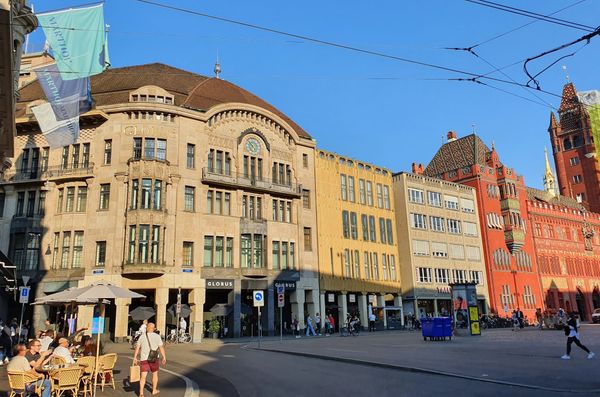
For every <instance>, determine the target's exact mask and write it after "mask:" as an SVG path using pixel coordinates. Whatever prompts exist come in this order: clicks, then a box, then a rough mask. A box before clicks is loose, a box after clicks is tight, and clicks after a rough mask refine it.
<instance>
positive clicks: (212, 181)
mask: <svg viewBox="0 0 600 397" xmlns="http://www.w3.org/2000/svg"><path fill="white" fill-rule="evenodd" d="M202 182H204V183H206V184H209V185H216V186H222V187H227V188H241V189H243V190H246V191H252V192H257V193H268V194H275V195H279V196H287V197H294V198H300V197H302V186H301V185H300V184H297V183H286V184H281V183H279V182H278V181H277V180H274V179H270V178H265V177H258V176H252V175H245V174H241V173H233V172H232V173H230V174H219V173H216V172H213V171H212V170H209V169H208V168H203V169H202Z"/></svg>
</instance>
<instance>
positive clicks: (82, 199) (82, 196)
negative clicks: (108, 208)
mask: <svg viewBox="0 0 600 397" xmlns="http://www.w3.org/2000/svg"><path fill="white" fill-rule="evenodd" d="M86 205H87V187H85V186H79V187H78V188H77V206H76V207H75V210H76V211H77V212H85V208H86Z"/></svg>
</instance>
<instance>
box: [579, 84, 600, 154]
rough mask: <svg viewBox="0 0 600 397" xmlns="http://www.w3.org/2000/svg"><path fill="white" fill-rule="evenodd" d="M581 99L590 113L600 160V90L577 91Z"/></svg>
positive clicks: (593, 135)
mask: <svg viewBox="0 0 600 397" xmlns="http://www.w3.org/2000/svg"><path fill="white" fill-rule="evenodd" d="M577 97H578V98H579V101H580V102H581V103H583V104H584V105H585V108H586V110H587V112H588V114H589V115H590V124H591V126H592V137H593V138H594V146H595V147H596V161H598V162H600V159H599V158H598V156H600V91H597V90H593V91H581V92H578V93H577Z"/></svg>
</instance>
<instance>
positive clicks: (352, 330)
mask: <svg viewBox="0 0 600 397" xmlns="http://www.w3.org/2000/svg"><path fill="white" fill-rule="evenodd" d="M359 329H360V326H359V324H358V323H356V324H352V323H350V324H349V325H346V326H345V327H342V328H341V329H340V336H358V334H359V332H360V331H359Z"/></svg>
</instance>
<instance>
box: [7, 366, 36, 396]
mask: <svg viewBox="0 0 600 397" xmlns="http://www.w3.org/2000/svg"><path fill="white" fill-rule="evenodd" d="M37 381H38V380H37V379H35V378H34V377H33V376H32V375H30V374H28V373H27V372H23V371H8V385H9V387H10V394H9V397H15V396H21V397H25V396H29V395H30V394H34V393H35V394H37V395H41V394H42V390H41V387H40V386H38V383H37ZM30 385H33V386H34V387H33V388H31V386H30ZM28 386H29V390H28Z"/></svg>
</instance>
